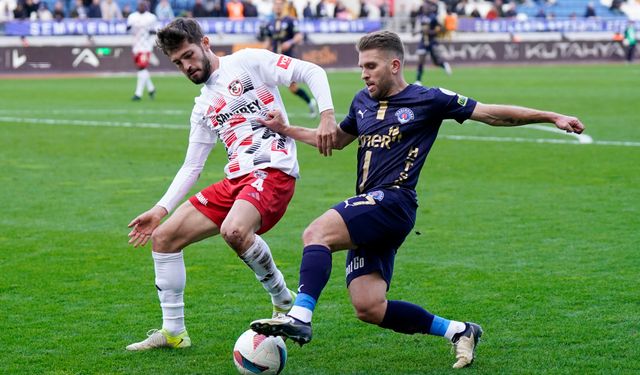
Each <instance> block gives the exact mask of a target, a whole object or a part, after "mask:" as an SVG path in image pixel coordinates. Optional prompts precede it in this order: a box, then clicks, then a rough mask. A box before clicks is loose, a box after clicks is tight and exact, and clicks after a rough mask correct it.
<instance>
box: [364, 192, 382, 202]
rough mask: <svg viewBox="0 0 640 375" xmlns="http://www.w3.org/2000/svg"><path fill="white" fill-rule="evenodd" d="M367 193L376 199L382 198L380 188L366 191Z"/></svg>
mask: <svg viewBox="0 0 640 375" xmlns="http://www.w3.org/2000/svg"><path fill="white" fill-rule="evenodd" d="M367 195H368V196H370V197H371V198H373V199H375V200H377V201H381V200H383V199H384V192H383V191H382V190H376V191H370V192H368V193H367Z"/></svg>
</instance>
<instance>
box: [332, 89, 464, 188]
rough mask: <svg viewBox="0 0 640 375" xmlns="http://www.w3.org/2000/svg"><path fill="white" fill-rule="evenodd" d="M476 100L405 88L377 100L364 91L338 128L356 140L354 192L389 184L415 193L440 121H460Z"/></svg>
mask: <svg viewBox="0 0 640 375" xmlns="http://www.w3.org/2000/svg"><path fill="white" fill-rule="evenodd" d="M475 107H476V101H475V100H473V99H470V98H467V97H465V96H462V95H458V94H456V93H454V92H451V91H448V90H445V89H439V88H427V87H422V86H417V85H409V86H407V87H406V88H405V89H404V90H402V91H401V92H400V93H398V94H396V95H393V96H390V97H388V98H386V100H383V101H378V100H375V99H372V98H371V96H370V95H369V92H368V91H367V90H366V89H363V90H361V91H360V92H358V93H357V94H356V96H355V97H354V98H353V101H352V102H351V108H350V109H349V114H348V115H347V117H345V119H344V120H343V121H342V122H341V123H340V128H341V129H342V130H343V131H345V132H347V133H349V134H351V135H354V136H357V137H358V180H357V186H356V192H357V193H358V194H362V193H366V192H369V191H371V190H374V189H377V188H389V187H393V186H397V187H402V188H407V189H411V190H412V191H413V190H415V187H416V185H417V183H418V177H419V176H420V170H421V169H422V166H423V165H424V162H425V160H426V158H427V154H428V153H429V150H431V146H432V145H433V142H434V141H435V140H436V136H437V135H438V130H439V129H440V125H441V124H442V121H443V120H444V119H454V120H456V121H458V122H459V123H462V122H463V121H465V120H466V119H468V118H469V117H470V116H471V114H472V113H473V110H474V108H475Z"/></svg>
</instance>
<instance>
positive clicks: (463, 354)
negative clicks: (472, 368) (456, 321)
mask: <svg viewBox="0 0 640 375" xmlns="http://www.w3.org/2000/svg"><path fill="white" fill-rule="evenodd" d="M465 325H466V326H467V328H466V329H465V330H464V331H462V332H460V333H458V334H456V335H455V336H453V339H452V340H451V341H452V342H453V347H454V348H455V350H456V359H457V361H456V363H454V364H453V368H463V367H467V366H469V365H470V364H472V363H473V360H474V359H475V352H476V346H477V345H478V340H480V336H482V327H480V326H479V325H477V324H475V323H465Z"/></svg>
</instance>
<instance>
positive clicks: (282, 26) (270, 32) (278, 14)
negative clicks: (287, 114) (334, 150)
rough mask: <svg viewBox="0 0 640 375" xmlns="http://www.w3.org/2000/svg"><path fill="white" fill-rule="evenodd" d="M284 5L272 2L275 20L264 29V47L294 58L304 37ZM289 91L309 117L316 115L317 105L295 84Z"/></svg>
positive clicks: (280, 1)
mask: <svg viewBox="0 0 640 375" xmlns="http://www.w3.org/2000/svg"><path fill="white" fill-rule="evenodd" d="M285 5H286V1H285V0H274V2H273V14H274V16H275V18H274V19H272V20H271V21H269V23H268V24H267V25H266V27H265V29H264V36H265V37H266V39H267V40H266V46H267V48H268V49H270V50H271V51H272V52H275V53H278V54H283V55H285V56H289V57H296V55H295V47H296V45H297V44H300V43H302V40H303V39H304V36H303V35H302V33H301V32H300V30H299V29H298V20H297V19H295V18H294V17H291V16H290V15H288V14H287V13H286V12H285ZM289 91H291V93H292V94H294V95H296V96H298V97H299V98H300V99H302V100H304V102H305V103H307V107H309V115H310V116H311V117H316V116H317V115H318V103H317V102H316V100H315V99H314V98H312V97H310V96H309V94H308V93H307V92H306V91H305V90H304V89H303V88H301V87H300V86H298V84H297V83H296V82H292V83H291V85H289Z"/></svg>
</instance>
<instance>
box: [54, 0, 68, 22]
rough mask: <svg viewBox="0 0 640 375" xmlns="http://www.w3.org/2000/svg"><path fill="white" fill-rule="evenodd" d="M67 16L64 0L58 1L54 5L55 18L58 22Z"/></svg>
mask: <svg viewBox="0 0 640 375" xmlns="http://www.w3.org/2000/svg"><path fill="white" fill-rule="evenodd" d="M65 17H66V15H65V13H64V4H62V1H56V3H55V4H54V5H53V19H54V20H56V22H60V21H62V20H63V19H64V18H65Z"/></svg>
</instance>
